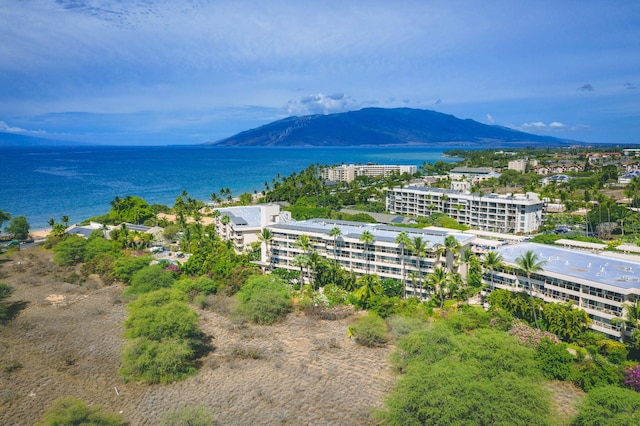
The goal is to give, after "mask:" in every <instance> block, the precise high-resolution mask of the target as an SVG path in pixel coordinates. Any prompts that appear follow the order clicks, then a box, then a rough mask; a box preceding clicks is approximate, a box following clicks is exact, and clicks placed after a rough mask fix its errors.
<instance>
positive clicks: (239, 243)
mask: <svg viewBox="0 0 640 426" xmlns="http://www.w3.org/2000/svg"><path fill="white" fill-rule="evenodd" d="M216 210H218V211H219V212H220V215H219V216H218V217H216V219H215V221H214V223H215V226H216V232H217V234H218V235H220V237H222V239H223V240H225V241H232V242H233V245H234V247H235V249H236V251H237V252H239V253H242V252H243V251H244V250H245V249H246V248H247V247H250V246H251V243H255V242H258V241H259V239H258V236H259V235H260V232H261V231H262V228H265V227H267V226H269V225H273V224H276V223H282V222H287V221H291V213H289V212H285V211H280V205H279V204H258V205H253V206H236V207H225V208H221V209H216ZM225 217H227V218H228V219H225Z"/></svg>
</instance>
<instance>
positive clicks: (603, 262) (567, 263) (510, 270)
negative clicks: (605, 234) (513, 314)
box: [484, 243, 640, 339]
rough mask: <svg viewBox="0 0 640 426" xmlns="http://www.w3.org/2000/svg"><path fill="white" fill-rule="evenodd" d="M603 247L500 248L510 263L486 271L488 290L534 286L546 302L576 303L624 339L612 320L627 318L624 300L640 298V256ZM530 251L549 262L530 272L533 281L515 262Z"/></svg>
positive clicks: (598, 327) (597, 324) (610, 334)
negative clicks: (617, 252)
mask: <svg viewBox="0 0 640 426" xmlns="http://www.w3.org/2000/svg"><path fill="white" fill-rule="evenodd" d="M582 244H586V245H588V244H589V243H582ZM596 246H597V247H596ZM603 247H606V246H605V245H602V244H599V245H593V247H587V246H585V247H583V249H587V250H588V249H591V250H592V251H596V252H589V251H586V250H575V249H568V248H561V247H555V246H551V245H544V244H536V243H522V244H514V245H507V246H503V247H500V248H498V249H497V250H496V251H497V252H498V253H500V254H501V255H502V257H503V259H504V263H505V265H506V266H507V267H506V268H502V269H500V270H496V271H485V274H484V278H485V281H486V283H487V284H488V285H489V289H488V291H492V290H494V289H498V288H500V289H505V290H509V291H514V292H518V291H527V292H528V289H529V285H532V292H533V295H534V296H535V297H539V298H541V299H543V300H544V301H545V302H571V303H573V304H574V305H575V306H576V307H579V308H581V309H584V310H585V311H586V312H587V314H589V316H590V317H591V319H592V320H593V322H592V324H591V328H592V329H593V330H596V331H600V332H602V333H605V334H606V335H607V337H609V338H613V339H620V338H621V337H622V333H623V330H622V329H621V328H620V326H619V325H616V324H612V321H611V320H612V319H614V318H623V317H624V316H625V312H624V304H633V303H635V302H636V300H637V299H638V298H639V297H640V261H639V260H638V257H636V256H629V255H621V254H620V255H616V254H615V253H610V254H609V253H608V252H605V251H599V250H601V249H602V248H603ZM636 249H638V247H636ZM527 251H532V252H533V253H535V254H536V255H537V256H538V259H539V261H543V262H545V264H544V266H543V270H541V271H538V272H536V273H533V274H532V275H531V283H528V282H527V277H526V275H525V274H524V273H523V272H521V271H519V269H518V268H517V263H516V259H517V258H518V257H520V256H523V255H524V253H526V252H527ZM614 323H615V321H614ZM628 333H629V332H628V331H627V334H628Z"/></svg>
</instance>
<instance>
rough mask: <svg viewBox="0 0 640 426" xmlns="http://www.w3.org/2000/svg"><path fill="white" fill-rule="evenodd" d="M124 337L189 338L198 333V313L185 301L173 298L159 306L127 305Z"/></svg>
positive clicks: (153, 338)
mask: <svg viewBox="0 0 640 426" xmlns="http://www.w3.org/2000/svg"><path fill="white" fill-rule="evenodd" d="M127 310H128V311H129V318H127V320H126V321H125V322H124V326H125V332H124V335H125V337H127V338H129V339H135V338H137V337H144V338H147V339H151V340H162V339H167V338H169V339H190V338H194V337H197V336H198V335H199V329H198V327H197V324H198V314H197V313H196V312H195V311H194V310H193V309H191V308H190V307H189V306H188V305H187V304H186V303H185V302H182V301H177V300H173V301H170V302H168V303H165V304H163V305H160V306H142V307H140V306H138V305H135V304H133V303H132V304H130V305H129V306H127Z"/></svg>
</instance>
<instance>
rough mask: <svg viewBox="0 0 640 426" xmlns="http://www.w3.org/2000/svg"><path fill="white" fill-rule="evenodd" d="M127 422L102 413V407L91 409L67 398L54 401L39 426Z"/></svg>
mask: <svg viewBox="0 0 640 426" xmlns="http://www.w3.org/2000/svg"><path fill="white" fill-rule="evenodd" d="M125 424H127V422H125V421H124V418H123V417H122V416H121V415H120V414H112V413H102V412H100V407H95V406H94V407H89V406H88V405H87V404H86V403H85V402H84V401H82V400H80V399H77V398H73V397H66V398H61V399H58V400H56V401H54V403H53V406H52V407H51V408H50V409H49V410H48V411H47V412H46V413H45V414H44V417H43V420H42V421H41V422H39V423H37V424H36V425H38V426H67V425H88V426H120V425H125Z"/></svg>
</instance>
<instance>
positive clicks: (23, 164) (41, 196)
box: [0, 146, 453, 229]
mask: <svg viewBox="0 0 640 426" xmlns="http://www.w3.org/2000/svg"><path fill="white" fill-rule="evenodd" d="M451 148H453V147H451V146H448V147H446V148H444V147H411V148H407V147H393V148H372V147H366V148H362V147H348V148H344V147H341V148H309V147H304V148H302V147H296V148H264V147H251V148H249V147H242V148H236V147H204V146H188V147H186V146H180V147H63V148H60V147H55V148H54V147H38V148H31V147H30V148H13V147H11V148H0V164H2V172H1V173H0V210H2V211H5V212H9V213H11V214H12V215H13V216H20V215H24V216H26V217H27V219H28V221H29V223H30V224H31V229H42V228H46V227H47V221H48V220H49V219H50V218H52V217H53V218H55V219H56V220H58V221H59V220H60V216H63V215H68V216H70V218H71V222H80V221H82V220H84V219H86V218H89V217H91V216H96V215H99V214H102V213H105V212H107V211H108V210H109V208H110V206H109V202H110V201H111V200H113V198H114V197H115V196H119V197H124V196H126V195H136V196H140V197H142V198H144V199H145V200H146V201H147V202H149V203H159V204H166V205H169V206H172V205H173V203H174V201H175V199H176V197H177V196H178V195H180V193H181V192H182V191H183V190H186V191H188V192H189V195H190V196H192V197H194V198H197V199H201V200H203V201H208V200H209V198H210V195H211V193H212V192H214V191H215V192H218V191H219V190H220V188H230V189H231V190H232V193H233V195H234V196H237V195H240V194H241V193H243V192H252V193H253V192H254V191H261V190H263V189H264V183H265V182H271V181H272V179H273V178H274V177H275V176H276V175H277V174H280V175H282V176H287V175H290V174H291V173H293V172H298V171H300V170H302V169H304V168H306V167H307V166H309V165H310V164H321V165H332V164H341V163H345V164H351V163H354V164H364V163H367V162H372V163H379V164H412V165H417V166H419V165H421V164H422V163H423V162H425V161H426V162H434V161H437V160H451V159H448V158H445V157H443V151H445V150H447V149H451Z"/></svg>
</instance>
